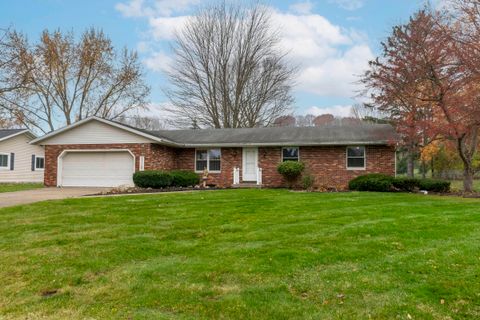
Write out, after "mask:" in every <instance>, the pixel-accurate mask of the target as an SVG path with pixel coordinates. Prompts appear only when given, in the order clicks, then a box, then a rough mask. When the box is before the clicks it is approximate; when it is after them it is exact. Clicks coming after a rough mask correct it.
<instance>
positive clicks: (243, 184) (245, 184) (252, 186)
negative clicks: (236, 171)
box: [232, 182, 262, 189]
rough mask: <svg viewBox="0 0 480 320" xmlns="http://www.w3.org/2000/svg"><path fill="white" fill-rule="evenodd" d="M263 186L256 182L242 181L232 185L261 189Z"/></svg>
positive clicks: (238, 187) (234, 186)
mask: <svg viewBox="0 0 480 320" xmlns="http://www.w3.org/2000/svg"><path fill="white" fill-rule="evenodd" d="M261 187H262V185H259V184H256V183H254V182H242V183H238V184H233V185H232V188H235V189H260V188H261Z"/></svg>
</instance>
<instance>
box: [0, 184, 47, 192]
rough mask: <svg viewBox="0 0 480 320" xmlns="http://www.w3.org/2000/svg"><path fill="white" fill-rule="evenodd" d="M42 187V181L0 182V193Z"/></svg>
mask: <svg viewBox="0 0 480 320" xmlns="http://www.w3.org/2000/svg"><path fill="white" fill-rule="evenodd" d="M39 188H43V184H42V183H0V193H2V192H12V191H23V190H31V189H39Z"/></svg>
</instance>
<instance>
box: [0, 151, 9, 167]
mask: <svg viewBox="0 0 480 320" xmlns="http://www.w3.org/2000/svg"><path fill="white" fill-rule="evenodd" d="M9 160H10V155H9V154H8V153H0V169H8V168H9V162H10V161H9Z"/></svg>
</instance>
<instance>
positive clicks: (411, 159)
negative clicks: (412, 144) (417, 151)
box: [407, 149, 415, 178]
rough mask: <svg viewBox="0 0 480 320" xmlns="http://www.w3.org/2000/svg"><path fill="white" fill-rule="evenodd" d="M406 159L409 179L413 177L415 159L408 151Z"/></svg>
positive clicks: (411, 152) (410, 151)
mask: <svg viewBox="0 0 480 320" xmlns="http://www.w3.org/2000/svg"><path fill="white" fill-rule="evenodd" d="M407 157H408V159H407V176H408V177H409V178H413V177H414V169H415V157H414V155H413V150H412V149H410V150H408V156H407Z"/></svg>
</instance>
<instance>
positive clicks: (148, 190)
mask: <svg viewBox="0 0 480 320" xmlns="http://www.w3.org/2000/svg"><path fill="white" fill-rule="evenodd" d="M219 189H221V188H217V187H206V188H200V187H196V188H195V187H189V188H163V189H152V188H146V189H144V188H137V187H131V188H114V189H111V190H108V191H102V192H99V193H95V194H91V195H90V196H108V195H116V194H139V193H163V192H181V191H205V190H219Z"/></svg>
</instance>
